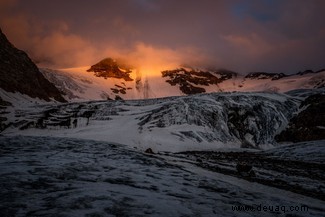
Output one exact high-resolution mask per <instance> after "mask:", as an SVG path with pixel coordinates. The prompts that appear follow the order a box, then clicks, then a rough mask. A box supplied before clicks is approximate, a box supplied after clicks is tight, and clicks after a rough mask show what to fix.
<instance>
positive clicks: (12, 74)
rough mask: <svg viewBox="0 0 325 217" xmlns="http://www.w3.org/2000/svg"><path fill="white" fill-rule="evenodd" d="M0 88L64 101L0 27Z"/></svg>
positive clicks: (40, 97)
mask: <svg viewBox="0 0 325 217" xmlns="http://www.w3.org/2000/svg"><path fill="white" fill-rule="evenodd" d="M0 60H1V61H0V88H2V89H3V90H5V91H7V92H19V93H22V94H26V95H28V96H30V97H32V98H36V97H38V98H39V99H43V100H46V101H49V100H50V99H51V98H53V99H55V100H57V101H60V102H64V101H65V99H64V98H63V97H62V96H61V93H60V92H59V91H58V89H57V88H56V87H55V86H54V85H53V84H52V83H50V82H49V81H48V80H47V79H46V78H45V77H44V76H43V75H42V73H41V72H40V71H39V69H38V68H37V66H36V65H35V64H34V63H33V62H32V61H31V59H30V58H29V57H28V56H27V54H26V53H25V52H23V51H21V50H18V49H17V48H15V47H14V46H13V45H12V44H11V43H10V42H9V41H8V40H7V38H6V36H5V35H4V34H3V33H2V31H1V29H0Z"/></svg>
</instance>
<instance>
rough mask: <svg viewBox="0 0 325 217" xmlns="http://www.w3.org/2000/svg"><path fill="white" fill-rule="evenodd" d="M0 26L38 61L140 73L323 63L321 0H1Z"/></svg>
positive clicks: (285, 68)
mask: <svg viewBox="0 0 325 217" xmlns="http://www.w3.org/2000/svg"><path fill="white" fill-rule="evenodd" d="M0 6H1V7H0V8H1V9H0V18H1V19H0V26H1V27H2V29H3V31H4V33H5V34H6V35H7V36H8V38H9V39H10V40H11V41H12V42H13V43H14V44H15V45H17V46H18V47H20V48H22V49H23V50H25V51H27V53H28V54H29V55H30V56H31V57H32V59H33V60H34V61H35V62H36V63H37V64H39V65H42V66H51V67H52V68H64V67H79V66H82V65H91V64H94V63H95V62H97V61H99V60H101V59H103V58H106V57H112V58H121V57H122V58H123V59H126V60H127V61H129V62H131V63H132V64H134V65H137V66H141V68H142V70H143V71H144V73H145V74H151V73H153V72H155V71H157V70H161V69H165V68H168V67H170V66H172V67H174V66H175V65H177V66H179V65H187V66H192V67H201V66H208V67H213V68H227V69H230V70H234V71H238V72H240V73H247V72H249V71H271V72H286V73H294V72H297V71H299V70H304V69H312V70H317V69H320V68H324V63H323V58H322V57H323V56H325V53H324V52H325V51H324V49H323V48H324V47H325V44H324V43H325V31H324V29H325V24H324V22H323V20H325V17H324V13H323V10H324V8H325V3H324V1H322V0H312V1H304V0H297V1H294V2H293V1H290V0H288V1H280V0H274V1H267V0H263V1H253V0H249V1H245V2H240V1H239V2H238V1H210V0H204V1H200V3H199V4H198V3H197V1H194V0H189V1H188V0H186V1H185V0H180V1H177V2H175V1H165V0H157V1H148V0H139V1H137V0H126V1H106V0H105V1H104V0H96V1H93V2H92V3H91V4H89V3H86V1H84V2H83V3H80V1H77V0H69V1H61V0H59V1H55V2H45V1H42V0H30V1H23V0H1V1H0Z"/></svg>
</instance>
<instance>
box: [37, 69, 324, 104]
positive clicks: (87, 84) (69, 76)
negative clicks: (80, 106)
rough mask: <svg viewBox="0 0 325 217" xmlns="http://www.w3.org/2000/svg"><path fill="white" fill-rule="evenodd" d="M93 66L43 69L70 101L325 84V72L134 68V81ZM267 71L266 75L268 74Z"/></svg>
mask: <svg viewBox="0 0 325 217" xmlns="http://www.w3.org/2000/svg"><path fill="white" fill-rule="evenodd" d="M89 68H90V67H81V68H70V69H61V70H51V69H41V71H42V73H43V74H44V76H45V77H46V78H47V79H48V80H50V81H51V82H52V83H54V84H55V86H56V87H57V88H58V89H59V90H61V91H63V92H64V93H66V96H65V98H66V99H67V100H69V101H85V100H102V99H105V100H106V99H120V98H122V99H146V98H160V97H168V96H182V95H186V94H192V93H204V92H206V93H210V92H229V91H240V92H250V91H267V92H280V93H283V92H287V91H290V90H294V89H313V88H322V87H324V86H325V71H320V72H317V73H300V74H295V75H290V76H284V75H283V74H280V75H281V76H280V75H279V74H267V73H251V74H249V75H246V76H244V75H240V74H237V73H234V72H229V71H201V70H192V69H184V68H180V69H176V70H169V71H163V72H153V73H149V72H146V73H145V72H141V71H140V70H136V69H134V70H132V71H131V73H130V77H131V79H132V80H128V81H126V80H124V79H119V78H113V77H108V78H103V77H96V76H95V75H94V73H93V72H87V70H88V69H89ZM265 74H266V75H265Z"/></svg>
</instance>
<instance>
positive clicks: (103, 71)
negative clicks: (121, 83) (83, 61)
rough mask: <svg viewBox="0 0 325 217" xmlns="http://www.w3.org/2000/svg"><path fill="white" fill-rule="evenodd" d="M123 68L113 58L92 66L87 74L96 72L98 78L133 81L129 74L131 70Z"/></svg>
mask: <svg viewBox="0 0 325 217" xmlns="http://www.w3.org/2000/svg"><path fill="white" fill-rule="evenodd" d="M122 67H123V66H122V65H121V64H120V63H118V62H117V61H116V60H113V59H112V58H105V59H103V60H101V61H100V62H98V63H96V64H95V65H92V66H91V67H90V69H88V70H87V72H95V75H96V76H97V77H103V78H105V79H107V78H121V79H122V78H123V79H124V80H125V81H133V79H132V78H130V76H129V74H130V73H131V70H130V69H128V68H124V69H123V68H122Z"/></svg>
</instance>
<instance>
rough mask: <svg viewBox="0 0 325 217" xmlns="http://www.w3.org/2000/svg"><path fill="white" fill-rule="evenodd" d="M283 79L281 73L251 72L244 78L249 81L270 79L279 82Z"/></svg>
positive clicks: (283, 75)
mask: <svg viewBox="0 0 325 217" xmlns="http://www.w3.org/2000/svg"><path fill="white" fill-rule="evenodd" d="M283 77H286V75H285V74H283V73H267V72H251V73H249V74H248V75H246V76H245V78H250V79H258V80H259V79H271V80H279V79H281V78H283Z"/></svg>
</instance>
